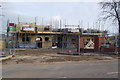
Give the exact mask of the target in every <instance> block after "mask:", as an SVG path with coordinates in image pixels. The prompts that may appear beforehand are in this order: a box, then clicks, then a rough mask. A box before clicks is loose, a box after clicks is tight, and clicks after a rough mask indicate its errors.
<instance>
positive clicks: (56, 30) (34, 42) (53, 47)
mask: <svg viewBox="0 0 120 80" xmlns="http://www.w3.org/2000/svg"><path fill="white" fill-rule="evenodd" d="M27 17H28V18H26V16H24V17H22V16H17V17H16V18H14V17H12V18H13V19H12V18H11V19H9V18H7V20H6V23H4V26H5V28H3V29H4V30H3V29H2V30H3V32H2V34H0V53H1V56H0V61H2V67H3V68H2V70H3V72H2V74H3V78H118V73H119V71H118V63H119V62H118V60H119V59H120V57H119V54H120V47H119V46H120V44H119V39H120V36H119V34H118V33H117V31H116V32H115V33H114V32H113V33H111V32H110V31H109V28H108V27H109V26H107V28H108V29H104V26H103V25H105V24H104V23H103V24H100V22H99V21H96V22H93V23H91V22H88V23H87V22H86V21H85V22H83V21H82V20H81V21H78V23H77V24H72V23H68V22H67V20H66V19H62V18H59V16H55V17H54V18H56V19H54V18H50V19H48V17H47V18H46V19H45V18H44V17H32V20H31V17H29V16H27ZM70 17H72V16H70ZM68 21H69V20H68ZM72 21H73V22H74V19H73V20H72ZM83 23H84V24H85V25H83ZM89 23H90V24H92V25H89ZM86 24H87V26H86ZM105 26H106V25H105Z"/></svg>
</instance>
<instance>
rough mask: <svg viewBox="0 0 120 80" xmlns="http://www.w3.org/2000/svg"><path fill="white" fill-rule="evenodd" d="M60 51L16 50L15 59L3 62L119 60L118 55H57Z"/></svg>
mask: <svg viewBox="0 0 120 80" xmlns="http://www.w3.org/2000/svg"><path fill="white" fill-rule="evenodd" d="M59 52H60V49H27V50H16V53H15V57H13V58H11V59H10V60H7V61H3V65H5V64H21V63H53V62H65V61H95V60H113V59H118V58H119V57H118V56H117V55H63V54H57V53H59Z"/></svg>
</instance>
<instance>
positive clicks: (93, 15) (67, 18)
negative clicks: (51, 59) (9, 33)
mask: <svg viewBox="0 0 120 80" xmlns="http://www.w3.org/2000/svg"><path fill="white" fill-rule="evenodd" d="M2 4H3V9H2V11H3V14H4V15H5V16H3V17H4V18H3V22H4V25H3V26H4V30H5V27H6V26H5V24H6V23H7V22H6V21H7V19H9V20H10V21H11V22H14V23H17V18H18V16H19V17H20V22H35V17H37V24H42V18H43V24H44V25H47V24H51V20H53V19H61V20H62V23H65V22H66V24H73V25H78V24H80V22H81V24H82V28H85V29H87V28H88V27H89V28H96V29H99V26H98V25H97V24H95V22H97V21H98V18H99V14H100V8H99V5H98V2H3V3H2ZM93 23H94V26H93ZM110 28H111V29H110V30H112V31H113V27H110ZM103 29H108V27H106V26H104V27H103V26H101V30H103ZM115 30H116V28H114V32H115Z"/></svg>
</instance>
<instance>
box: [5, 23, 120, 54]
mask: <svg viewBox="0 0 120 80" xmlns="http://www.w3.org/2000/svg"><path fill="white" fill-rule="evenodd" d="M66 26H68V25H66ZM106 36H107V35H106V34H104V33H101V32H98V31H96V32H95V31H94V32H84V31H83V30H82V29H81V28H79V25H78V28H76V29H69V28H64V29H59V30H58V31H54V30H53V29H52V25H47V26H44V25H36V24H35V23H19V24H14V23H8V29H7V40H6V42H7V43H6V47H9V48H25V49H27V48H30V49H31V48H47V49H50V48H61V52H67V53H80V52H115V51H116V48H115V42H114V43H113V44H111V42H110V41H109V40H108V38H107V37H106ZM111 45H114V47H110V46H111ZM117 51H119V49H117Z"/></svg>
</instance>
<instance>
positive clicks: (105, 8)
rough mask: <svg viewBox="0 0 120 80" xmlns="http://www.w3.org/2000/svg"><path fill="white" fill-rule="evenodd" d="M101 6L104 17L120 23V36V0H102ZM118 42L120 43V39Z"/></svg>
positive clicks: (119, 28) (119, 29)
mask: <svg viewBox="0 0 120 80" xmlns="http://www.w3.org/2000/svg"><path fill="white" fill-rule="evenodd" d="M100 6H101V10H102V19H103V20H112V22H113V23H115V24H118V32H119V36H120V0H110V1H109V2H108V1H106V2H105V1H104V2H100ZM118 42H119V43H118V44H120V39H119V41H118ZM119 47H120V45H119Z"/></svg>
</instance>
